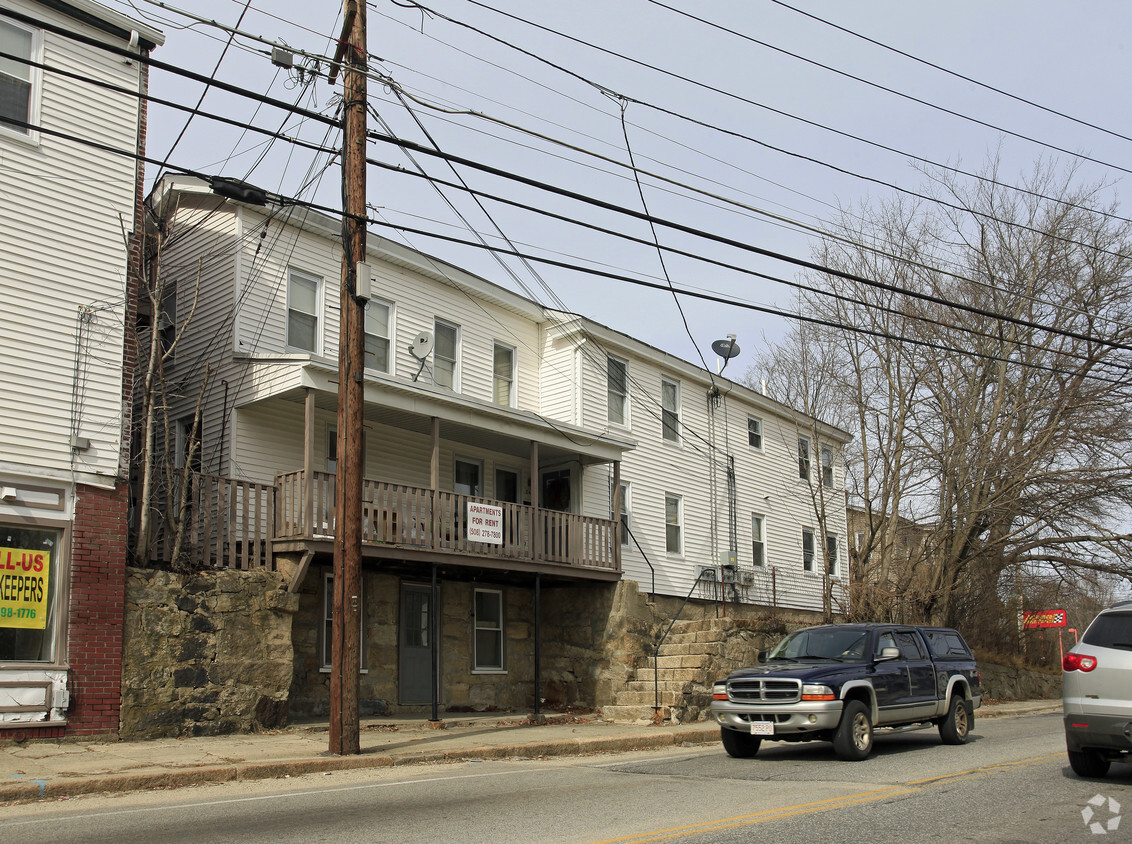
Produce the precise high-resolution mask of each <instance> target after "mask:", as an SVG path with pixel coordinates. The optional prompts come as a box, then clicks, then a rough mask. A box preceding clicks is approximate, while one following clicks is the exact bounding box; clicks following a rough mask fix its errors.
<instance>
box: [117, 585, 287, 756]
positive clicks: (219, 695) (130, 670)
mask: <svg viewBox="0 0 1132 844" xmlns="http://www.w3.org/2000/svg"><path fill="white" fill-rule="evenodd" d="M298 603H299V601H298V596H297V595H290V594H288V593H287V592H286V589H285V582H284V578H283V577H282V576H281V575H277V574H273V573H270V572H262V571H250V572H249V571H231V570H222V571H210V572H201V573H198V574H195V575H179V574H174V573H172V572H167V571H154V570H150V569H129V570H128V571H127V579H126V623H125V644H124V651H123V671H122V709H121V724H120V728H119V735H120V736H121V737H122V738H156V737H160V736H195V735H221V734H225V733H236V732H251V731H255V730H258V729H270V728H274V727H278V726H281V725H282V724H284V723H285V722H286V720H287V715H288V691H289V689H290V686H291V674H292V646H291V621H292V618H293V616H294V613H295V610H296V609H297V608H298Z"/></svg>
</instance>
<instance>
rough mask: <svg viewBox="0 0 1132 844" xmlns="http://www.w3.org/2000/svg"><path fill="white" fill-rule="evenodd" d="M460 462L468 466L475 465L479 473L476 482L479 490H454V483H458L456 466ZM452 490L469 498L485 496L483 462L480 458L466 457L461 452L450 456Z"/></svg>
mask: <svg viewBox="0 0 1132 844" xmlns="http://www.w3.org/2000/svg"><path fill="white" fill-rule="evenodd" d="M461 463H464V464H466V465H468V466H475V467H476V471H477V472H478V473H479V484H478V487H479V490H478V492H458V491H457V490H456V484H457V483H458V481H457V476H456V467H457V466H459V465H460V464H461ZM452 492H453V493H455V494H456V495H467V496H469V497H470V498H485V497H486V494H485V490H484V464H483V459H482V458H479V457H466V456H465V455H463V454H455V455H453V456H452Z"/></svg>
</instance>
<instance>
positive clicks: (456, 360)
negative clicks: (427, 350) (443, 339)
mask: <svg viewBox="0 0 1132 844" xmlns="http://www.w3.org/2000/svg"><path fill="white" fill-rule="evenodd" d="M441 326H443V327H444V328H451V329H452V331H453V333H455V335H456V337H455V339H454V340H453V346H454V347H455V348H454V349H453V351H452V354H453V355H454V357H452V358H446V357H441V355H440V342H439V341H440V328H441ZM432 336H433V338H434V345H433V351H432V358H433V361H432V385H433V386H434V387H438V388H439V389H441V390H451V391H452V392H453V393H458V392H460V375H461V372H460V347H461V346H462V345H463V332H462V331H461V329H460V326H459V325H457V324H456V323H454V322H449V321H448V320H446V319H441V318H440V317H434V318H433V321H432ZM440 360H443V361H450V362H451V364H452V385H451V386H449V385H447V384H439V383H437V380H436V372H437V367H436V363H437V361H440Z"/></svg>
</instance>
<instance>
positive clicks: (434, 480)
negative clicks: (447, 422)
mask: <svg viewBox="0 0 1132 844" xmlns="http://www.w3.org/2000/svg"><path fill="white" fill-rule="evenodd" d="M428 482H429V485H430V486H431V487H432V489H431V491H430V492H429V494H428V536H429V544H430V545H431V546H432V547H433V548H435V547H436V546H437V544H438V540H439V539H440V536H439V531H438V530H437V526H436V522H437V519H436V493H437V492H438V491H439V490H440V417H439V416H434V417H432V457H431V458H430V461H429V481H428Z"/></svg>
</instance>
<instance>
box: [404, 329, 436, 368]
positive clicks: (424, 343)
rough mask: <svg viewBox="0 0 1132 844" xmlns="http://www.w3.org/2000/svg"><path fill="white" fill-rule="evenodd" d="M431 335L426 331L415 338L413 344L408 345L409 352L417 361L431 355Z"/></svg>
mask: <svg viewBox="0 0 1132 844" xmlns="http://www.w3.org/2000/svg"><path fill="white" fill-rule="evenodd" d="M432 345H433V340H432V334H431V332H428V331H422V332H421V333H420V334H418V335H417V336H416V338H415V339H414V340H413V342H412V343H411V344H410V345H409V352H410V353H411V354H412V356H413V357H415V358H416V359H417V360H421V361H423V360H424V359H425V358H427V357H428V356H429V354H431V353H432Z"/></svg>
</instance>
